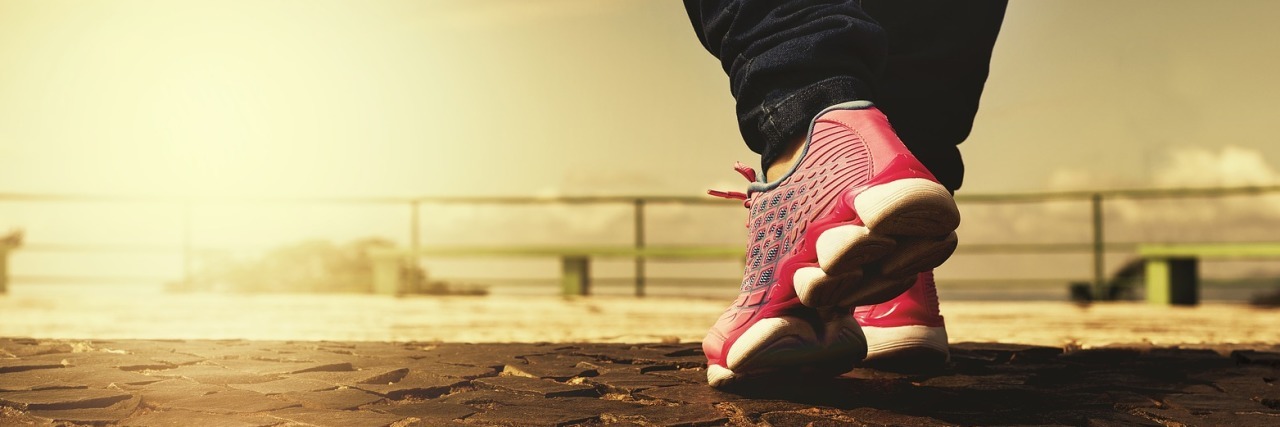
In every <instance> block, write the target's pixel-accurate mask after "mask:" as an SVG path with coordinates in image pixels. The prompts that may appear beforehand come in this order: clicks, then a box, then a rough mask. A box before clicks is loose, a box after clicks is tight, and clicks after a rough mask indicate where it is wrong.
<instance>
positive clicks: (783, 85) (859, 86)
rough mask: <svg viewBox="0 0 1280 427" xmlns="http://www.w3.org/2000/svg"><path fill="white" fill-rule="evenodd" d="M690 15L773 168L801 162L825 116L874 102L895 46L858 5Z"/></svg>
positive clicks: (697, 8) (766, 5)
mask: <svg viewBox="0 0 1280 427" xmlns="http://www.w3.org/2000/svg"><path fill="white" fill-rule="evenodd" d="M685 9H686V10H687V12H688V13H689V18H690V20H691V21H692V23H693V28H694V31H695V32H696V33H697V35H698V38H699V39H700V40H701V41H702V45H703V46H704V47H706V48H707V50H708V51H710V52H711V54H712V55H715V57H716V58H718V59H719V60H720V64H721V66H722V68H723V69H724V71H725V73H727V74H728V76H729V88H730V92H731V93H732V94H733V96H734V99H735V100H736V101H737V115H738V125H739V128H740V130H741V132H742V137H743V139H744V140H745V141H746V143H747V146H748V147H750V148H751V150H753V151H755V152H756V153H759V154H760V155H761V165H762V166H763V167H765V168H768V167H769V166H770V165H771V164H773V163H774V162H775V160H777V159H779V157H783V158H784V159H783V160H785V161H791V162H793V161H794V160H795V158H796V154H798V148H799V146H800V145H801V144H800V143H801V142H803V140H804V137H805V131H806V130H808V128H809V124H810V122H811V121H812V120H813V118H814V115H816V114H817V113H818V112H819V111H822V110H823V109H824V108H827V107H829V106H832V105H836V104H839V103H842V102H848V101H855V100H872V99H873V98H874V94H873V93H872V91H873V89H874V87H875V86H876V85H877V84H878V82H877V79H878V77H879V76H880V74H881V72H882V70H883V68H884V66H885V59H886V55H887V48H888V44H887V43H888V41H887V40H886V38H885V32H884V30H883V29H882V28H880V26H879V25H878V24H876V23H875V22H874V21H872V20H871V19H870V17H869V16H868V15H867V14H866V13H865V12H863V11H862V9H861V7H859V2H858V1H856V0H849V1H824V2H815V1H796V0H792V1H781V0H775V1H750V0H685ZM785 161H784V162H783V163H786V162H785ZM783 166H788V165H783ZM767 175H772V176H773V177H774V178H776V177H777V176H778V174H767Z"/></svg>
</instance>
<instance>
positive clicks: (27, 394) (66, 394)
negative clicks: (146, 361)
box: [0, 389, 133, 410]
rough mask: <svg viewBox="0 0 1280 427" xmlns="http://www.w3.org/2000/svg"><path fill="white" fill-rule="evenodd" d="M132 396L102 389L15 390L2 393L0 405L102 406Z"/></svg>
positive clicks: (54, 407) (31, 408) (41, 407)
mask: <svg viewBox="0 0 1280 427" xmlns="http://www.w3.org/2000/svg"><path fill="white" fill-rule="evenodd" d="M130 397H133V395H132V394H129V393H128V392H124V391H120V390H102V389H57V390H39V391H15V392H7V393H0V405H4V406H10V407H14V408H17V409H30V410H35V409H80V408H102V407H107V406H111V404H114V403H116V402H119V401H122V400H127V399H129V398H130Z"/></svg>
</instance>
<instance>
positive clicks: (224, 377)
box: [151, 364, 279, 385]
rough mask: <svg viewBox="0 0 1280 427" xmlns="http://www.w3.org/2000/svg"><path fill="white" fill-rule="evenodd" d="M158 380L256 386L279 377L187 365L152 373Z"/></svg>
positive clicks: (216, 367)
mask: <svg viewBox="0 0 1280 427" xmlns="http://www.w3.org/2000/svg"><path fill="white" fill-rule="evenodd" d="M151 376H152V377H155V378H156V380H161V379H165V378H186V379H189V380H192V381H195V382H198V383H202V384H216V385H227V384H256V383H265V382H267V381H274V380H276V379H278V378H279V377H276V376H267V375H258V374H251V373H248V372H242V371H237V370H233V369H227V368H224V367H221V366H216V365H203V364H201V365H187V366H179V367H177V368H174V369H166V370H163V371H155V372H151Z"/></svg>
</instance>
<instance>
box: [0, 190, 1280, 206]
mask: <svg viewBox="0 0 1280 427" xmlns="http://www.w3.org/2000/svg"><path fill="white" fill-rule="evenodd" d="M1276 192H1280V185H1262V186H1243V187H1205V188H1146V189H1117V190H1078V191H1058V192H1034V193H1008V194H981V193H979V194H966V193H961V194H959V195H957V196H956V201H957V202H961V203H1004V202H1008V203H1019V202H1043V201H1056V200H1068V201H1069V200H1088V199H1090V198H1092V197H1093V196H1094V195H1100V196H1102V197H1103V198H1107V199H1149V198H1177V197H1219V196H1234V195H1254V194H1264V193H1276ZM636 200H644V201H645V202H646V203H679V204H702V205H724V206H732V205H740V204H741V203H742V202H740V201H737V200H724V199H718V198H713V197H710V196H693V195H688V196H679V195H677V196H672V195H601V196H527V197H524V196H416V197H395V196H386V197H354V196H332V197H330V196H324V197H322V196H315V197H306V196H299V197H286V196H198V197H197V196H190V197H179V196H164V195H127V194H117V195H102V194H76V193H65V194H51V193H0V202H5V201H19V202H22V201H38V202H136V203H195V204H200V203H265V204H275V203H283V204H289V203H299V204H310V203H321V204H324V203H332V204H408V203H438V204H467V203H474V204H541V203H565V204H589V203H634V202H635V201H636Z"/></svg>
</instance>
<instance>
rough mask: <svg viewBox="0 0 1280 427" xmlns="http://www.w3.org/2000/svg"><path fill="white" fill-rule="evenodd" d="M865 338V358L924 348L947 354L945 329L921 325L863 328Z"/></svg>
mask: <svg viewBox="0 0 1280 427" xmlns="http://www.w3.org/2000/svg"><path fill="white" fill-rule="evenodd" d="M862 333H863V335H864V336H866V338H867V358H873V357H874V356H875V355H880V354H884V353H891V352H894V351H898V350H903V349H908V348H925V349H929V350H934V351H937V352H940V353H943V354H946V353H948V347H947V328H945V327H933V326H922V325H908V326H895V327H887V328H879V327H874V326H863V327H862Z"/></svg>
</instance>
